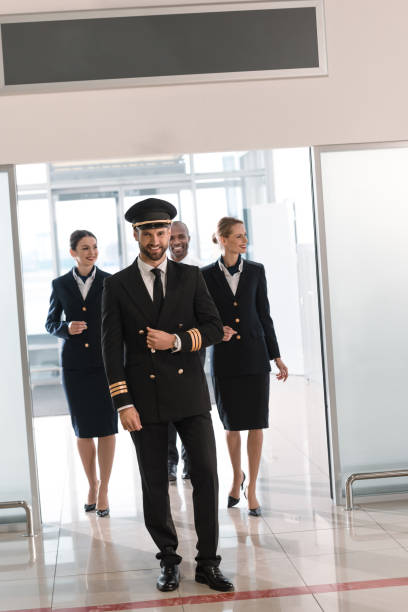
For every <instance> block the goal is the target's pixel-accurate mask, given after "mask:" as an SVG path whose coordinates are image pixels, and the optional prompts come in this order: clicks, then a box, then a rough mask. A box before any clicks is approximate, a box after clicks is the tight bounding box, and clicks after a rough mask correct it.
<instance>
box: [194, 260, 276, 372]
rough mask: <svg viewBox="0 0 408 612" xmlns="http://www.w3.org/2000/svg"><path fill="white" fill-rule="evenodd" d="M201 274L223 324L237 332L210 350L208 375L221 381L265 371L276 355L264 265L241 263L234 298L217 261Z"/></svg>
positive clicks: (268, 369)
mask: <svg viewBox="0 0 408 612" xmlns="http://www.w3.org/2000/svg"><path fill="white" fill-rule="evenodd" d="M202 272H203V276H204V279H205V282H206V283H207V287H208V290H209V292H210V294H211V297H212V298H213V300H214V302H215V305H216V306H217V308H218V311H219V313H220V316H221V320H222V323H223V325H229V326H230V327H232V328H233V329H235V330H236V331H237V334H235V335H234V336H232V338H231V340H229V342H220V343H219V344H217V345H216V346H214V347H213V348H212V349H211V350H212V355H211V373H212V374H213V375H215V376H218V377H221V378H222V377H227V376H241V375H248V374H262V373H263V372H269V371H270V369H271V366H270V363H269V361H270V359H275V358H276V357H280V354H279V346H278V342H277V340H276V335H275V330H274V327H273V322H272V319H271V315H270V313H269V301H268V294H267V289H266V277H265V268H264V266H263V265H262V264H259V263H255V262H254V261H247V260H244V262H243V268H242V272H241V276H240V279H239V283H238V288H237V292H236V294H235V295H234V294H233V293H232V291H231V289H230V286H229V285H228V283H227V280H226V278H225V275H224V272H223V271H222V270H221V269H220V266H219V262H218V260H217V261H216V262H215V263H213V264H210V265H209V266H206V267H205V268H203V269H202Z"/></svg>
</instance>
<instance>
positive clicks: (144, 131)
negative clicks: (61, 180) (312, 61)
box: [0, 0, 408, 163]
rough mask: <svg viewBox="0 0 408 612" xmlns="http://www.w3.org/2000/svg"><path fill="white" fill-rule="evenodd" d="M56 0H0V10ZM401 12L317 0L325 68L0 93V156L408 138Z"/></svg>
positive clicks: (119, 2)
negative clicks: (271, 76) (231, 79)
mask: <svg viewBox="0 0 408 612" xmlns="http://www.w3.org/2000/svg"><path fill="white" fill-rule="evenodd" d="M195 1H196V0H195ZM165 3H169V4H176V3H181V0H180V2H179V0H177V1H176V2H175V1H174V0H171V2H170V1H169V0H167V1H166V2H163V0H160V4H165ZM192 3H193V2H192ZM17 4H18V7H17V8H16V5H17ZM34 4H35V8H34ZM61 4H62V3H61V2H60V1H59V0H42V1H41V0H37V1H36V2H35V3H33V2H32V0H31V1H30V0H20V1H19V2H18V3H16V2H15V0H2V2H1V6H0V14H8V13H16V11H18V12H33V11H34V12H38V11H52V10H54V11H58V10H60V8H61ZM63 4H64V9H65V10H68V9H72V10H75V9H79V8H81V9H97V8H115V7H116V8H119V7H126V6H137V1H136V0H133V1H131V0H130V1H129V0H116V1H114V0H110V1H108V0H104V1H103V0H70V1H69V0H66V1H65V2H64V3H63ZM139 4H140V2H139ZM143 4H146V3H145V2H144V3H143ZM151 4H152V5H153V2H152V3H151ZM231 4H234V3H231ZM407 18H408V4H407V2H406V0H387V2H384V0H358V2H357V1H356V0H326V24H327V27H326V30H327V50H328V65H329V76H327V77H314V78H303V79H280V80H279V79H276V80H269V81H267V80H265V81H256V82H254V81H252V82H237V83H221V84H219V83H214V84H211V83H210V84H199V85H178V86H174V87H167V86H166V87H151V88H129V89H117V90H105V91H84V92H73V93H72V92H71V93H55V94H31V95H23V94H20V95H16V96H3V97H1V98H0V134H1V140H0V163H16V162H18V163H22V162H35V161H56V160H70V159H75V160H79V159H93V158H107V157H118V156H121V157H123V156H136V155H147V154H157V153H178V152H183V153H184V152H186V151H216V150H233V149H240V150H242V149H247V148H248V149H261V148H272V147H286V146H302V145H311V144H313V145H317V144H328V143H347V142H369V141H384V140H402V139H408V119H407V117H408V115H407V112H406V108H407V98H408V88H407V86H406V79H405V74H406V58H407V57H408V37H407V36H406V23H407Z"/></svg>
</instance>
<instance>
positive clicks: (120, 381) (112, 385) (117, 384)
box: [109, 380, 126, 389]
mask: <svg viewBox="0 0 408 612" xmlns="http://www.w3.org/2000/svg"><path fill="white" fill-rule="evenodd" d="M122 385H125V386H126V380H119V381H118V382H115V383H112V384H111V385H109V389H113V388H114V387H119V386H122Z"/></svg>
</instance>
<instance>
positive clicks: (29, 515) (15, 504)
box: [0, 500, 34, 538]
mask: <svg viewBox="0 0 408 612" xmlns="http://www.w3.org/2000/svg"><path fill="white" fill-rule="evenodd" d="M8 508H23V509H24V510H25V513H26V519H27V536H28V537H30V538H33V537H34V526H33V512H32V510H31V506H30V505H29V504H27V502H26V501H24V500H23V501H8V502H0V510H6V509H8Z"/></svg>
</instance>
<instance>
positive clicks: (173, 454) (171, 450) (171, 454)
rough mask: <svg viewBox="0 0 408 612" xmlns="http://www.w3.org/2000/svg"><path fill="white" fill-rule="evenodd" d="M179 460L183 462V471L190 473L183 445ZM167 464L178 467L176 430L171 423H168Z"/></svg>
mask: <svg viewBox="0 0 408 612" xmlns="http://www.w3.org/2000/svg"><path fill="white" fill-rule="evenodd" d="M181 458H182V460H183V461H184V470H185V471H186V472H188V473H190V466H189V463H188V455H187V451H186V449H185V446H184V444H182V445H181ZM168 462H169V465H170V464H172V465H178V462H179V453H178V450H177V429H176V428H175V427H174V425H173V423H169V441H168Z"/></svg>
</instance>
